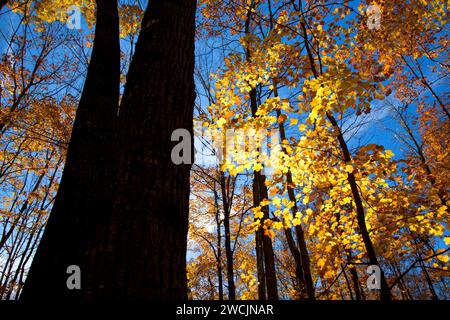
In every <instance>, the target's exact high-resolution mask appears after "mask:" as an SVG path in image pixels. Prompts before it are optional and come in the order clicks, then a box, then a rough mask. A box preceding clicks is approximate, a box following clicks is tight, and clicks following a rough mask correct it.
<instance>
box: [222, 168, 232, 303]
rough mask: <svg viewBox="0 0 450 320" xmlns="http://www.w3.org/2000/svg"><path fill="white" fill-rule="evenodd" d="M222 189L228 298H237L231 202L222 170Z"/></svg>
mask: <svg viewBox="0 0 450 320" xmlns="http://www.w3.org/2000/svg"><path fill="white" fill-rule="evenodd" d="M220 189H221V191H222V203H223V212H224V218H223V226H224V229H225V255H226V257H227V282H228V300H231V301H233V300H236V287H235V285H234V270H233V262H234V259H233V250H232V249H231V231H230V211H231V208H230V204H229V201H228V191H229V190H228V188H227V183H226V181H225V175H224V173H223V172H220Z"/></svg>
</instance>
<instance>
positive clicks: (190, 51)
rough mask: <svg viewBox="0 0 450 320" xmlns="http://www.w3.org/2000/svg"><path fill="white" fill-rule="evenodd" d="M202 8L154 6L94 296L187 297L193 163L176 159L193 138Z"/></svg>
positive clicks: (123, 132) (126, 114)
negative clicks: (184, 134) (178, 136)
mask: <svg viewBox="0 0 450 320" xmlns="http://www.w3.org/2000/svg"><path fill="white" fill-rule="evenodd" d="M195 10H196V1H195V0H185V1H175V0H172V1H157V0H150V1H149V3H148V7H147V9H146V12H145V15H144V19H143V22H142V29H141V32H140V35H139V39H138V42H137V44H136V50H135V55H134V57H133V60H132V63H131V65H130V70H129V73H128V79H127V84H126V87H125V92H124V95H123V99H122V103H121V106H120V114H119V125H118V145H119V148H118V155H117V164H116V170H115V173H114V176H115V177H116V179H115V187H114V188H115V190H114V192H113V199H114V205H113V213H112V222H111V227H110V232H109V235H110V240H109V241H108V246H107V247H106V249H107V250H106V252H105V255H106V256H107V259H106V262H105V265H104V266H103V273H102V275H101V282H102V283H101V287H99V288H98V291H97V292H95V293H94V295H98V296H100V297H104V298H108V299H132V300H172V299H176V300H179V299H186V298H187V280H186V247H187V231H188V214H189V192H190V181H189V175H190V168H191V165H190V164H186V165H175V164H174V163H173V162H172V160H171V151H172V148H173V147H174V146H175V145H176V142H171V135H172V133H173V132H174V130H176V129H179V128H183V129H187V130H189V131H190V132H191V135H192V127H193V108H194V100H195V91H194V76H193V73H194V31H195ZM190 143H191V147H192V148H193V145H192V141H191V142H190Z"/></svg>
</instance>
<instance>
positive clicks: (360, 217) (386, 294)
mask: <svg viewBox="0 0 450 320" xmlns="http://www.w3.org/2000/svg"><path fill="white" fill-rule="evenodd" d="M301 27H302V31H303V37H304V39H305V48H306V52H307V54H308V58H309V62H310V66H311V70H312V72H313V75H314V77H315V78H317V77H318V76H319V73H318V72H317V69H316V66H315V62H314V57H313V55H312V52H311V49H310V47H309V40H308V34H307V31H306V26H305V24H304V23H303V22H302V23H301ZM326 116H327V118H328V121H329V122H330V123H331V125H332V126H333V128H334V130H335V131H336V137H337V140H338V143H339V147H340V149H341V152H342V155H343V158H344V161H345V162H346V163H351V161H352V157H351V154H350V152H349V150H348V146H347V143H346V142H345V139H344V136H343V135H342V132H341V130H340V128H339V126H338V123H337V121H336V119H335V118H334V117H333V115H332V114H331V113H330V112H327V113H326ZM347 181H348V184H349V186H350V189H351V191H352V195H353V201H354V203H355V207H356V220H357V221H358V228H359V233H360V235H361V237H362V240H363V243H364V247H365V249H366V253H367V257H368V259H369V263H370V264H371V265H376V266H378V267H379V268H380V278H381V279H380V282H381V299H382V300H391V292H390V289H389V285H388V283H387V281H386V277H385V275H384V272H383V270H382V269H381V266H380V264H379V262H378V259H377V255H376V253H375V249H374V246H373V243H372V240H371V239H370V235H369V231H368V230H367V226H366V218H365V212H364V206H363V202H362V199H361V195H360V193H359V190H358V184H357V183H356V178H355V175H354V173H349V174H348V175H347Z"/></svg>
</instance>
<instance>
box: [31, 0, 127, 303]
mask: <svg viewBox="0 0 450 320" xmlns="http://www.w3.org/2000/svg"><path fill="white" fill-rule="evenodd" d="M119 81H120V46H119V20H118V13H117V2H116V1H110V0H98V1H97V24H96V30H95V40H94V48H93V51H92V57H91V62H90V65H89V68H88V74H87V77H86V81H85V84H84V89H83V93H82V96H81V99H80V103H79V106H78V109H77V114H76V118H75V123H74V127H73V131H72V137H71V140H70V144H69V149H68V153H67V158H66V165H65V168H64V172H63V176H62V180H61V183H60V187H59V190H58V193H57V196H56V199H55V204H54V206H53V209H52V212H51V214H50V217H49V220H48V223H47V226H46V230H45V232H44V235H43V237H42V240H41V243H40V245H39V247H38V250H37V252H36V255H35V258H34V260H33V263H32V266H31V269H30V273H29V275H28V278H27V280H26V283H25V286H24V289H23V292H22V299H23V300H35V299H64V298H83V297H84V296H85V295H86V293H87V292H88V291H89V290H90V288H91V287H92V286H95V285H96V283H95V279H92V278H91V279H90V280H93V281H94V282H90V281H88V278H87V277H85V275H88V274H92V273H93V272H94V270H93V263H94V262H95V261H91V259H92V258H91V257H90V256H89V252H90V248H92V247H94V246H95V245H96V239H97V238H98V237H99V236H100V237H101V234H102V231H104V230H105V226H106V222H107V221H108V212H110V210H108V207H110V203H111V201H110V185H111V183H110V177H111V169H112V165H111V159H112V145H111V141H112V140H113V139H111V134H112V131H113V130H112V129H113V124H114V118H115V116H116V113H117V106H118V101H119ZM69 265H78V266H80V268H81V275H82V288H83V290H68V289H67V287H66V280H67V277H68V275H67V274H66V270H67V267H68V266H69Z"/></svg>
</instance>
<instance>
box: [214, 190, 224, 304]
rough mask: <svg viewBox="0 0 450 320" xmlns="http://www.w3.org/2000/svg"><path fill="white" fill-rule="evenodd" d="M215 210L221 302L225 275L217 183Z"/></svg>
mask: <svg viewBox="0 0 450 320" xmlns="http://www.w3.org/2000/svg"><path fill="white" fill-rule="evenodd" d="M214 210H215V214H216V217H215V218H216V227H217V257H216V260H217V261H216V262H217V278H218V281H219V283H218V286H219V301H222V300H223V275H222V232H221V229H220V225H221V223H220V210H219V195H218V193H217V189H216V182H214Z"/></svg>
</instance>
